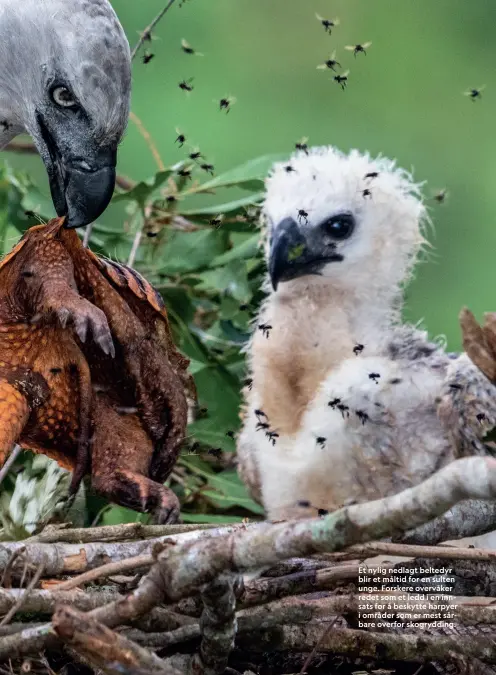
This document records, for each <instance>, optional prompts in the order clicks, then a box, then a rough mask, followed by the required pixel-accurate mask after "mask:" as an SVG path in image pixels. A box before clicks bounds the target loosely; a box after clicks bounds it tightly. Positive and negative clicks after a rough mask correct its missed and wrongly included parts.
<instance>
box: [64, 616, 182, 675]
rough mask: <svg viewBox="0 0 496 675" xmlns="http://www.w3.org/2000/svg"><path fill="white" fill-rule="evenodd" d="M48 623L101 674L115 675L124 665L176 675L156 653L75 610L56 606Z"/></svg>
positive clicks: (164, 674) (149, 671)
mask: <svg viewBox="0 0 496 675" xmlns="http://www.w3.org/2000/svg"><path fill="white" fill-rule="evenodd" d="M52 623H53V627H54V630H55V632H56V633H57V635H58V636H59V637H60V638H61V639H62V640H63V641H64V642H65V643H66V644H68V645H70V646H71V647H72V648H73V649H74V650H76V651H77V652H78V653H81V654H82V655H83V657H84V658H85V660H88V661H89V662H90V663H92V664H93V665H94V666H96V667H97V668H100V669H101V670H103V672H104V673H109V675H110V674H111V675H117V674H118V673H120V672H122V670H121V668H120V666H124V667H125V668H128V669H129V668H131V669H133V668H137V669H141V670H143V671H145V672H148V673H150V674H151V675H152V674H156V675H180V673H179V671H177V670H175V669H173V668H171V667H170V666H167V664H165V663H164V661H162V659H159V658H158V656H155V655H154V654H152V653H151V652H149V651H148V650H146V649H143V648H142V647H140V646H139V645H137V644H135V643H134V642H132V641H131V640H129V639H128V638H126V637H124V636H122V635H119V634H117V633H114V631H112V630H110V628H107V627H106V626H103V625H102V624H100V623H98V622H96V621H95V620H94V619H91V618H90V617H89V616H88V615H87V614H82V613H81V612H78V611H77V610H75V609H72V608H70V607H66V606H61V607H59V608H58V609H57V610H56V612H55V614H54V615H53V621H52ZM131 672H132V671H131Z"/></svg>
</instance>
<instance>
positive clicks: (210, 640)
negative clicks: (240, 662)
mask: <svg viewBox="0 0 496 675" xmlns="http://www.w3.org/2000/svg"><path fill="white" fill-rule="evenodd" d="M234 584H235V578H234V577H233V575H230V574H221V575H219V577H218V578H217V579H215V580H214V581H213V582H211V583H210V584H208V585H207V586H205V588H203V589H202V592H201V598H202V601H203V612H202V615H201V618H200V630H201V635H202V642H201V645H200V651H199V652H198V653H197V654H195V656H194V657H193V663H192V667H193V670H194V672H195V673H198V675H222V673H224V672H225V670H226V667H227V661H228V658H229V654H230V653H231V651H232V648H233V647H234V638H235V637H236V627H237V624H236V597H235V595H234Z"/></svg>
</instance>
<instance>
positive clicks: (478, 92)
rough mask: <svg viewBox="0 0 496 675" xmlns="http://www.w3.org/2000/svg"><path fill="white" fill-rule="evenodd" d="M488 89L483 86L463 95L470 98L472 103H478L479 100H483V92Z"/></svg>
mask: <svg viewBox="0 0 496 675" xmlns="http://www.w3.org/2000/svg"><path fill="white" fill-rule="evenodd" d="M485 88H486V85H485V84H484V85H482V87H477V88H475V87H474V88H473V89H468V90H467V91H464V92H463V94H464V95H465V96H468V97H469V98H470V100H471V101H477V99H479V98H482V92H483V91H484V89H485Z"/></svg>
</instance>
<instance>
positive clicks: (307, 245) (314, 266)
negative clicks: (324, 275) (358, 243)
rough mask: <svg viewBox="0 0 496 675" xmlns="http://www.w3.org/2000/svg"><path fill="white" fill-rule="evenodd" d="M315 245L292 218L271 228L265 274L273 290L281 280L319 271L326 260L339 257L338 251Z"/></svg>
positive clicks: (340, 258) (339, 259)
mask: <svg viewBox="0 0 496 675" xmlns="http://www.w3.org/2000/svg"><path fill="white" fill-rule="evenodd" d="M316 244H317V242H316V241H310V237H309V236H308V235H306V234H304V233H302V232H301V230H300V228H299V227H298V223H297V222H296V221H295V220H293V218H285V219H284V220H282V221H281V222H280V223H278V224H277V225H276V226H275V227H274V230H273V234H272V238H271V241H270V255H269V274H270V280H271V282H272V287H273V289H274V291H276V290H277V287H278V285H279V282H281V281H290V280H291V279H296V278H298V277H302V276H307V275H309V274H320V271H321V270H322V268H323V267H324V265H326V264H327V263H328V262H334V261H341V260H343V256H342V255H340V254H339V253H335V252H332V251H331V252H329V250H326V251H325V250H324V247H322V249H320V247H318V245H316ZM317 249H319V250H317Z"/></svg>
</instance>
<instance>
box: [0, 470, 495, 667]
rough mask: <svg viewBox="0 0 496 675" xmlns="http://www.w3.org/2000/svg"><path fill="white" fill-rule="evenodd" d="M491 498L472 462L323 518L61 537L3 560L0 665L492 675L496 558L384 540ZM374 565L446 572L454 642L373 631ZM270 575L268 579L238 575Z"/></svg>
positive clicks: (402, 631)
mask: <svg viewBox="0 0 496 675" xmlns="http://www.w3.org/2000/svg"><path fill="white" fill-rule="evenodd" d="M495 497H496V461H495V460H494V459H492V458H482V457H472V458H466V459H460V460H457V461H455V462H453V463H452V464H450V465H449V466H448V467H445V468H444V469H442V470H441V471H439V472H438V473H436V474H435V475H433V476H432V477H431V478H429V479H428V480H426V481H425V482H424V483H421V484H420V485H418V486H416V487H414V488H410V489H408V490H405V491H404V492H402V493H399V494H397V495H394V496H392V497H387V498H384V499H381V500H377V501H374V502H368V503H364V504H357V505H352V506H348V507H345V508H342V509H340V510H339V511H336V512H335V513H332V514H329V515H327V516H325V517H323V518H317V519H308V520H299V521H288V522H280V523H270V522H265V523H255V524H242V525H233V526H227V527H223V528H218V529H208V528H203V529H201V528H199V527H198V526H178V525H176V526H167V525H162V526H160V525H159V526H145V525H141V524H131V525H120V526H115V527H102V528H94V529H69V528H67V527H66V528H64V527H53V526H52V527H49V528H47V529H45V530H44V531H43V532H41V533H40V534H38V535H36V536H35V537H31V538H30V539H27V540H25V541H23V542H16V543H6V544H2V545H1V546H0V568H1V570H2V590H1V591H0V611H1V612H2V613H3V615H4V618H3V620H2V622H1V625H0V635H1V637H0V661H1V662H3V663H7V662H9V661H10V664H11V667H12V668H13V669H14V670H13V671H11V672H30V671H29V669H31V672H40V673H41V672H43V673H53V672H66V673H68V672H71V673H75V672H85V673H87V672H88V670H85V669H84V668H87V667H90V668H92V669H93V672H103V673H115V674H117V673H133V674H138V673H140V674H142V673H164V674H165V673H167V674H169V675H173V674H177V673H212V674H213V673H218V674H219V675H220V674H221V673H224V672H226V673H233V672H238V673H239V672H241V673H245V672H257V673H260V674H261V675H262V674H268V673H274V674H275V673H277V674H283V673H303V672H306V673H328V672H330V670H334V669H339V671H340V672H350V673H351V672H356V670H357V669H359V670H361V671H363V670H366V671H373V670H377V669H381V672H384V670H385V669H386V670H389V671H391V672H392V671H397V672H410V671H411V672H412V673H413V672H416V671H417V670H418V669H419V668H421V667H423V668H426V669H427V672H429V669H433V668H436V669H437V670H438V671H441V672H452V671H450V670H449V668H450V667H451V668H454V667H456V669H458V671H459V672H461V670H462V669H468V668H470V669H471V670H470V672H493V670H492V669H491V668H492V666H494V665H495V664H496V646H495V643H494V639H493V638H494V624H495V623H496V613H495V611H494V607H495V604H494V598H493V597H492V596H493V595H494V592H493V590H492V589H493V588H494V582H495V579H494V560H495V558H496V551H488V550H480V549H475V548H470V547H467V546H420V545H413V544H403V543H391V542H384V541H378V540H380V539H381V538H383V537H387V536H390V534H391V532H395V536H396V538H397V539H398V538H401V536H402V535H404V534H405V533H406V532H410V539H411V538H412V530H414V529H415V528H417V527H418V526H419V525H421V524H423V523H426V522H427V521H429V520H431V519H433V518H436V517H439V516H440V514H442V513H444V512H446V511H447V510H448V509H450V508H452V507H455V505H456V504H457V503H458V502H459V501H461V500H462V501H463V500H468V499H476V500H490V499H494V498H495ZM377 555H380V556H382V557H381V561H382V562H381V563H380V565H382V566H383V567H384V568H393V569H396V570H397V573H398V574H399V573H401V571H402V570H403V569H405V567H410V568H412V567H422V568H424V569H427V571H429V569H430V568H432V567H434V568H440V567H445V568H449V569H450V574H451V576H452V577H454V579H455V582H454V584H453V588H452V591H451V592H450V593H446V595H447V596H449V598H448V599H449V603H450V604H451V605H456V607H455V609H454V610H453V618H452V620H451V621H452V623H453V628H450V627H448V628H443V627H441V628H440V627H438V626H437V624H436V620H437V619H436V617H437V611H435V610H434V609H433V608H430V607H428V608H427V609H426V610H425V611H424V612H423V616H422V620H421V623H422V628H421V629H419V628H415V629H412V628H409V627H408V626H407V623H408V620H409V617H408V616H406V615H405V614H403V615H402V616H400V613H399V611H398V610H397V609H393V610H392V611H391V612H390V615H391V618H394V619H397V622H398V624H399V628H398V627H396V628H393V629H389V628H384V627H376V628H372V629H371V628H368V627H366V628H364V627H361V626H360V615H361V613H362V608H363V607H361V604H362V603H363V602H364V599H365V600H366V602H368V603H369V604H370V606H371V607H372V610H373V611H374V610H380V608H381V607H382V606H383V605H381V604H380V602H381V592H380V591H381V579H378V578H376V579H374V580H373V583H374V584H375V585H376V586H377V591H375V590H371V589H368V590H367V592H366V593H361V592H360V589H361V583H360V575H361V574H363V570H364V569H365V568H370V567H371V566H375V567H376V568H377V567H379V565H378V563H377V558H376V559H375V562H374V561H373V560H371V559H372V558H373V557H374V556H377ZM396 556H400V563H399V565H400V567H399V568H398V565H397V564H396V566H395V564H394V562H393V560H394V557H396ZM260 568H264V572H263V574H262V576H258V577H256V578H253V577H252V578H250V577H245V578H244V580H243V579H242V578H241V576H240V575H242V574H243V573H246V572H250V571H251V572H253V571H256V570H260ZM383 581H384V580H382V583H383ZM21 589H22V590H21ZM399 593H404V591H402V589H401V587H398V589H397V590H395V591H393V592H392V593H390V594H389V595H390V597H391V595H392V596H393V597H394V596H395V595H398V594H399ZM407 595H408V593H407ZM475 596H477V597H475ZM410 597H413V596H411V594H410ZM429 599H431V598H429ZM407 614H408V613H407ZM47 620H48V623H42V622H43V621H45V622H46V621H47ZM63 646H65V651H64V649H63V648H62V647H63ZM42 652H43V656H40V653H42ZM78 664H84V667H83V665H78ZM64 667H65V670H62V671H60V670H57V669H60V668H64ZM79 668H80V670H79ZM90 672H91V671H90ZM431 672H435V671H434V670H431Z"/></svg>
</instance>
